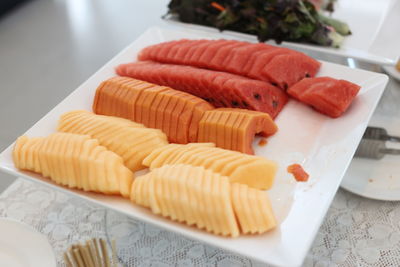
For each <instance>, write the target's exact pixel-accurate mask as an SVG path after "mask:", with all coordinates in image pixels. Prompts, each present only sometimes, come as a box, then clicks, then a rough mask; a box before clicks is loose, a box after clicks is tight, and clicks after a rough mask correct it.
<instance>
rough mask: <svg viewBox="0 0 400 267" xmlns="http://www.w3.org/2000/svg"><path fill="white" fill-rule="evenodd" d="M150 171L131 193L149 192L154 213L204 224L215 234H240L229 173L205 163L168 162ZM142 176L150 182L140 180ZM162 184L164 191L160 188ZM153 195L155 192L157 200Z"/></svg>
mask: <svg viewBox="0 0 400 267" xmlns="http://www.w3.org/2000/svg"><path fill="white" fill-rule="evenodd" d="M150 174H151V175H149V174H147V175H145V176H144V177H143V178H141V177H139V178H138V179H137V181H139V182H138V183H137V182H135V183H134V184H133V187H132V192H131V193H132V194H138V192H140V191H141V192H147V198H148V199H149V201H150V203H153V204H150V206H151V209H152V211H153V212H154V213H158V214H161V215H163V216H165V217H170V218H171V219H173V220H176V221H179V222H185V223H187V224H189V225H196V226H197V227H198V228H205V229H206V230H207V231H209V232H212V233H215V234H221V235H226V236H238V235H239V228H238V225H237V222H236V219H235V214H234V211H233V207H232V201H231V193H230V188H229V186H230V185H229V180H228V178H227V177H225V176H221V175H220V174H218V173H214V172H212V171H211V170H206V169H204V168H203V167H194V166H191V165H185V164H177V165H165V166H163V167H161V168H156V169H154V170H152V171H151V172H150ZM141 179H143V180H146V181H147V183H144V182H141V181H142V180H141ZM159 184H160V185H161V191H158V189H157V188H159V187H158V185H159ZM139 186H141V188H140V189H138V187H139ZM143 187H148V189H144V188H143ZM158 192H160V193H158ZM144 195H146V194H142V197H143V196H144ZM151 195H154V196H155V201H153V200H152V199H153V198H154V196H151ZM131 199H132V200H133V201H134V202H135V203H137V204H139V205H143V204H141V203H144V205H143V206H145V205H146V203H145V202H146V201H144V200H143V199H140V198H139V199H138V198H137V197H136V196H133V197H132V196H131Z"/></svg>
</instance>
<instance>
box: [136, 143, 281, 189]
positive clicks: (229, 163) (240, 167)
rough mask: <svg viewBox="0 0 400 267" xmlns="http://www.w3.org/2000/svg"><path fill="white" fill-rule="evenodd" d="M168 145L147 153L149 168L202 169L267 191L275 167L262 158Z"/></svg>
mask: <svg viewBox="0 0 400 267" xmlns="http://www.w3.org/2000/svg"><path fill="white" fill-rule="evenodd" d="M200 147H201V145H200V146H193V145H192V144H187V145H180V144H169V145H166V146H164V147H161V148H159V149H157V150H155V151H154V154H153V153H151V154H150V155H149V156H147V157H146V158H145V159H144V160H143V165H145V166H148V167H149V168H150V169H154V168H159V167H161V166H163V165H165V164H178V163H179V164H190V165H192V166H202V167H205V168H207V169H210V170H213V171H214V172H218V173H220V174H221V175H225V176H228V177H229V178H230V181H231V182H236V183H241V184H246V185H248V186H250V187H254V188H256V189H262V190H265V189H270V188H271V186H272V185H273V182H274V179H275V175H276V171H277V165H276V163H275V162H274V161H271V160H268V159H266V158H263V157H258V156H253V155H247V154H243V153H240V152H236V151H231V150H226V149H222V148H217V147H211V146H204V147H201V148H200Z"/></svg>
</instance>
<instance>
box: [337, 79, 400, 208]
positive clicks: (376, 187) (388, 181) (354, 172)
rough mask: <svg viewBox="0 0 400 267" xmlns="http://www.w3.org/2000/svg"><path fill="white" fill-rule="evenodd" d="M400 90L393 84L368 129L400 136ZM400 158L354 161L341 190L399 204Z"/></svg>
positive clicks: (391, 83)
mask: <svg viewBox="0 0 400 267" xmlns="http://www.w3.org/2000/svg"><path fill="white" fill-rule="evenodd" d="M399 103H400V86H399V83H398V82H396V81H394V80H393V79H391V80H390V82H389V84H388V86H387V88H386V90H385V92H384V94H383V96H382V98H381V100H380V102H379V105H378V107H377V108H376V110H375V113H374V115H373V116H372V118H371V121H370V122H369V125H372V126H376V127H383V128H385V129H386V130H387V131H388V133H389V134H390V135H397V136H400V108H399ZM386 146H387V147H390V148H397V149H400V143H394V142H387V143H386ZM399 163H400V156H391V155H386V156H385V157H384V158H383V159H381V160H371V159H362V158H354V159H353V160H352V161H351V164H350V166H349V168H348V169H347V172H346V175H345V177H344V179H343V181H342V184H341V187H343V188H344V189H346V190H348V191H350V192H353V193H355V194H357V195H360V196H363V197H367V198H372V199H379V200H390V201H398V200H400V164H399Z"/></svg>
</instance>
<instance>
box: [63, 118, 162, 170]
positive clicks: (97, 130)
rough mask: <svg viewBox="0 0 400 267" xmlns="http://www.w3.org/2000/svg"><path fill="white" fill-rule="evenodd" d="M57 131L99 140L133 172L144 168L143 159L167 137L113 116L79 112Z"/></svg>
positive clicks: (65, 119) (67, 119)
mask: <svg viewBox="0 0 400 267" xmlns="http://www.w3.org/2000/svg"><path fill="white" fill-rule="evenodd" d="M58 131H60V132H69V133H76V134H87V135H89V136H90V137H92V138H96V139H98V140H99V142H100V145H102V146H105V147H106V148H107V149H109V150H111V151H113V152H114V153H116V154H118V155H119V156H121V157H122V159H123V160H124V163H125V165H126V166H127V167H128V168H129V169H130V170H132V171H137V170H140V169H143V168H145V167H144V166H143V165H142V161H143V159H144V158H145V157H146V156H147V155H149V154H150V153H151V152H152V151H153V150H154V149H156V148H159V147H162V146H164V145H166V144H168V142H167V137H166V135H165V134H164V133H162V132H161V131H160V130H158V129H150V128H145V127H144V126H143V125H142V124H139V123H135V122H132V121H130V120H127V119H122V118H118V117H112V116H104V115H96V114H94V113H92V112H89V111H84V110H79V111H71V112H67V113H65V114H63V115H62V116H61V118H60V121H59V124H58Z"/></svg>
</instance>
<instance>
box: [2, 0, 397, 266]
mask: <svg viewBox="0 0 400 267" xmlns="http://www.w3.org/2000/svg"><path fill="white" fill-rule="evenodd" d="M167 2H168V1H167V0H164V1H162V0H152V1H124V0H114V1H107V0H96V1H95V0H65V1H62V0H59V1H51V0H35V1H28V2H27V3H25V4H23V5H21V6H19V7H18V8H16V9H14V10H13V11H12V12H10V13H9V14H7V15H5V16H3V17H0V59H1V60H0V70H1V71H0V81H1V89H0V125H2V127H1V129H0V151H1V150H3V149H4V148H6V146H7V145H9V144H10V143H12V142H13V141H14V140H15V139H16V137H17V136H19V135H20V134H22V133H23V132H24V131H26V130H27V129H28V128H29V127H30V126H31V125H32V124H33V123H35V122H36V121H37V120H38V119H40V118H41V117H42V116H43V115H45V114H46V113H47V112H48V111H49V110H50V109H51V108H52V107H54V106H55V105H56V104H57V103H58V102H60V101H61V100H62V99H63V98H65V97H66V96H67V95H68V94H69V93H70V92H72V91H73V90H74V89H75V88H76V87H77V86H78V85H79V84H81V83H82V82H83V81H84V80H85V79H86V78H87V77H89V76H90V75H91V74H92V73H94V72H95V71H96V70H97V69H98V68H100V67H101V66H102V65H103V64H104V63H105V62H107V61H108V60H109V59H110V58H111V57H113V56H114V55H115V54H116V53H118V52H119V51H120V50H121V49H123V48H124V47H125V46H127V45H128V44H129V43H130V42H132V41H133V40H134V39H135V38H136V37H138V36H139V35H140V34H141V33H142V32H143V31H144V30H145V29H147V28H148V27H150V26H153V25H162V24H164V22H163V21H162V20H161V19H160V17H161V15H163V14H164V13H165V12H166V4H167ZM312 56H314V57H317V58H319V59H323V60H328V61H332V62H335V63H341V64H347V63H353V62H352V61H351V62H348V61H347V60H346V59H343V58H336V57H332V56H324V55H319V54H315V55H312ZM358 66H359V67H362V68H367V69H372V70H379V68H378V67H376V66H372V65H368V64H362V63H361V64H359V65H358ZM388 87H389V88H388V89H389V90H387V92H390V90H399V89H400V85H399V83H398V82H395V81H393V80H391V81H390V83H389V86H388ZM387 92H385V95H387V96H389V95H390V94H389V93H387ZM385 95H384V96H383V99H385ZM382 101H383V100H382ZM382 101H381V102H382ZM379 108H383V105H382V104H380V106H379V107H378V109H379ZM7 178H8V177H7V176H5V175H3V174H0V188H1V181H4V180H6V179H7ZM8 179H9V178H8ZM0 216H2V217H11V218H15V219H18V220H20V221H24V222H26V223H28V224H30V225H32V226H33V227H34V228H36V229H37V230H39V231H40V232H42V233H44V234H46V235H47V236H48V238H49V240H50V243H51V244H52V246H53V248H54V249H55V251H56V254H57V256H58V261H59V265H60V266H62V261H61V255H62V252H63V251H64V250H65V248H66V247H68V246H69V245H71V244H72V243H74V242H78V241H80V240H85V239H88V238H92V237H94V236H98V237H109V238H112V239H116V240H117V246H118V254H119V256H120V258H121V260H122V261H123V262H125V263H126V265H129V266H139V265H140V266H148V265H150V263H152V264H154V265H156V266H170V265H174V266H175V265H182V266H190V265H195V266H216V265H218V266H254V265H255V266H262V265H261V264H259V263H256V262H253V261H250V260H248V259H246V258H243V257H239V256H237V255H233V254H231V253H229V252H225V251H223V250H220V249H217V248H212V247H210V246H207V245H203V244H201V243H199V242H196V241H192V240H189V239H186V238H183V237H180V236H178V235H176V234H172V233H169V232H166V231H163V230H160V229H157V228H154V227H151V226H149V225H146V224H143V223H140V222H137V221H134V220H131V219H129V218H126V217H124V216H122V215H119V214H116V213H114V212H110V211H106V210H105V209H103V208H99V207H97V206H95V205H93V204H88V203H86V202H84V201H82V200H80V199H75V198H72V197H70V196H67V195H64V194H62V193H59V192H55V191H53V190H50V189H48V188H47V187H43V186H41V185H38V184H33V183H31V182H27V181H22V180H17V181H16V182H15V183H13V184H12V185H11V187H9V188H8V189H7V190H6V191H5V192H4V193H3V194H2V195H1V196H0ZM398 218H400V204H399V203H398V202H384V201H375V200H368V199H364V198H361V197H358V196H356V195H353V194H351V193H349V192H346V191H344V190H339V191H338V193H337V195H336V197H335V199H334V201H333V203H332V206H331V208H330V210H329V212H328V214H327V215H326V218H325V221H324V223H323V225H322V226H321V228H320V229H319V232H318V234H317V236H316V239H315V241H314V244H313V245H312V248H311V249H310V251H309V254H308V256H307V258H306V260H305V262H304V266H377V265H379V266H400V234H399V233H400V229H399V228H400V223H399V220H398Z"/></svg>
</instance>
